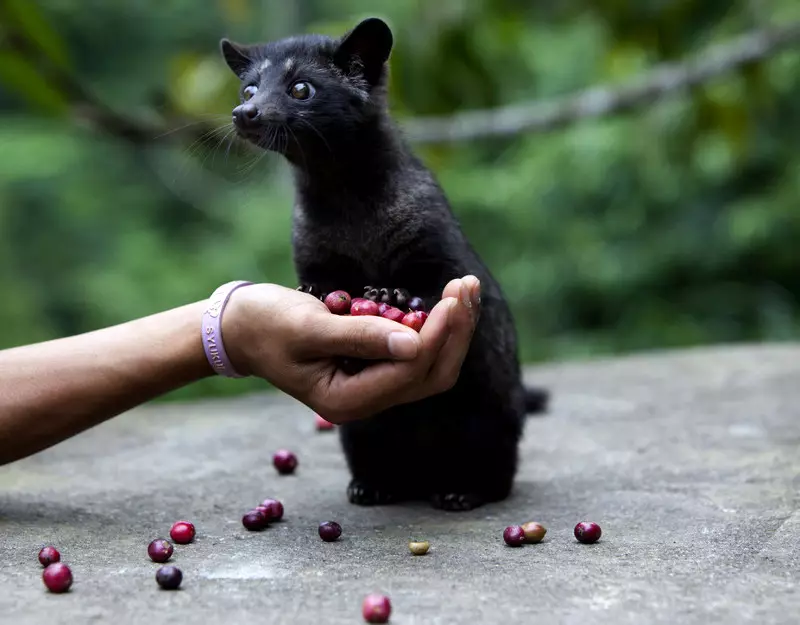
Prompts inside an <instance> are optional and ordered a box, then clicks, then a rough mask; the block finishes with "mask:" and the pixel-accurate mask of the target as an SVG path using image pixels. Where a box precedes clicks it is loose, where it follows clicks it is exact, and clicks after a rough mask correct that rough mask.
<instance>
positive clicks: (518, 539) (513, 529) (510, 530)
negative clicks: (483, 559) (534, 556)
mask: <svg viewBox="0 0 800 625" xmlns="http://www.w3.org/2000/svg"><path fill="white" fill-rule="evenodd" d="M503 540H504V541H506V544H507V545H508V546H509V547H520V546H522V543H524V542H525V531H524V530H523V529H522V527H520V526H519V525H509V526H508V527H507V528H506V529H505V530H504V531H503Z"/></svg>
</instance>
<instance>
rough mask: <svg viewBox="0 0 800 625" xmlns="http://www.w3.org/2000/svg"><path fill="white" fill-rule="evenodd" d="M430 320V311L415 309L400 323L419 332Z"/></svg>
mask: <svg viewBox="0 0 800 625" xmlns="http://www.w3.org/2000/svg"><path fill="white" fill-rule="evenodd" d="M427 320H428V313H426V312H424V311H421V310H415V311H413V312H410V313H408V314H407V315H405V316H404V317H403V319H402V321H401V322H400V323H402V324H403V325H404V326H408V327H409V328H412V329H414V330H416V331H417V332H419V331H420V330H422V326H424V325H425V322H426V321H427Z"/></svg>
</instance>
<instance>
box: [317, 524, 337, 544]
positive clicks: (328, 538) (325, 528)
mask: <svg viewBox="0 0 800 625" xmlns="http://www.w3.org/2000/svg"><path fill="white" fill-rule="evenodd" d="M341 535H342V526H341V525H339V524H338V523H337V522H336V521H324V522H322V523H320V524H319V537H320V538H321V539H322V540H324V541H325V542H326V543H331V542H333V541H334V540H336V539H338V538H339V536H341Z"/></svg>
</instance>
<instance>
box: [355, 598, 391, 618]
mask: <svg viewBox="0 0 800 625" xmlns="http://www.w3.org/2000/svg"><path fill="white" fill-rule="evenodd" d="M391 613H392V603H391V601H389V597H386V596H384V595H367V596H366V598H365V599H364V603H363V604H362V605H361V614H362V616H363V617H364V620H365V621H366V622H367V623H388V622H389V616H390V615H391Z"/></svg>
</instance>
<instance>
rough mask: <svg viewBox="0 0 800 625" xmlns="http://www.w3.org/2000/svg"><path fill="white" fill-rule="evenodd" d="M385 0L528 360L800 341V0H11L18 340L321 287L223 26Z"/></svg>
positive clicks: (2, 30) (9, 317) (305, 25)
mask: <svg viewBox="0 0 800 625" xmlns="http://www.w3.org/2000/svg"><path fill="white" fill-rule="evenodd" d="M369 15H379V16H381V17H383V18H385V19H387V20H388V21H389V22H390V25H391V26H392V28H393V31H394V34H395V41H396V46H395V49H394V52H393V56H392V77H391V104H392V108H393V110H394V113H395V115H396V116H397V118H398V119H399V120H400V121H401V122H402V124H403V126H404V128H405V129H406V131H407V133H408V136H409V139H410V140H412V141H413V142H414V145H415V147H416V149H417V151H418V153H419V154H420V155H421V157H422V158H423V159H424V160H425V162H426V163H427V164H428V165H429V166H430V167H431V168H432V169H433V170H434V172H435V173H436V175H437V176H438V177H439V179H440V181H441V183H442V184H443V186H444V188H445V190H446V191H447V193H448V194H449V197H450V199H451V201H452V204H453V207H454V211H455V212H456V214H457V216H458V217H459V219H460V220H461V222H462V224H463V226H464V229H465V231H466V232H467V234H468V235H469V237H470V238H471V239H472V241H473V243H474V245H475V247H476V248H477V249H478V251H479V252H480V253H481V254H482V255H483V257H484V259H485V260H486V261H487V263H488V264H489V266H490V267H491V269H492V270H493V271H494V272H495V274H496V275H497V277H498V278H499V280H500V281H501V283H502V285H503V287H504V289H505V291H506V293H507V295H508V297H509V299H510V302H511V305H512V307H513V311H514V314H515V316H516V319H517V324H518V328H519V334H520V340H521V352H522V357H523V359H524V360H525V361H526V362H529V363H533V362H541V361H545V360H548V361H555V360H564V359H574V358H587V357H593V356H599V355H608V354H615V353H625V352H631V351H636V350H646V349H659V348H670V347H680V346H695V345H704V344H711V343H720V342H742V341H776V340H792V339H795V338H796V337H797V336H798V335H800V253H798V252H796V251H794V250H795V247H794V246H795V245H796V244H797V241H798V239H800V205H799V204H798V200H799V199H800V150H798V148H797V146H798V145H800V47H798V43H799V42H800V26H798V23H800V3H798V2H797V0H775V1H768V0H739V1H729V2H722V1H716V0H694V1H693V0H641V1H639V2H620V1H618V0H595V1H594V2H590V1H588V0H563V1H560V2H553V1H552V0H550V1H546V2H545V1H542V0H436V1H431V0H421V1H410V0H409V1H404V0H380V1H378V0H374V1H371V2H367V1H360V0H359V1H356V0H302V1H301V0H295V1H290V0H271V1H268V0H202V2H201V1H200V0H159V1H155V0H136V1H134V0H128V1H123V2H110V1H108V0H81V1H80V2H75V1H74V0H0V291H2V293H3V306H2V307H0V348H5V347H11V346H15V345H20V344H23V343H29V342H33V341H42V340H46V339H50V338H54V337H60V336H65V335H69V334H74V333H78V332H83V331H87V330H92V329H95V328H99V327H101V326H106V325H110V324H115V323H119V322H123V321H126V320H129V319H132V318H134V317H138V316H142V315H147V314H150V313H154V312H157V311H160V310H163V309H166V308H168V307H172V306H177V305H181V304H184V303H186V302H189V301H195V300H198V299H201V298H204V297H207V296H208V295H209V294H210V293H211V291H212V290H213V289H214V288H216V287H217V286H218V285H219V284H220V283H222V282H226V281H228V280H231V279H239V278H245V279H250V280H257V281H271V282H277V283H280V284H284V285H286V286H291V287H294V286H296V279H295V275H294V271H293V267H292V262H291V251H290V238H289V235H290V208H291V201H292V189H291V181H290V179H289V177H288V169H287V167H286V166H285V164H284V162H283V161H282V160H281V159H280V157H278V156H275V155H269V154H263V153H257V152H254V151H253V150H252V149H250V148H249V147H248V146H245V145H244V144H241V143H238V142H236V141H234V140H233V139H232V136H231V135H229V133H228V131H229V130H230V110H231V108H232V107H233V106H235V104H236V102H237V81H236V79H235V77H234V76H233V75H232V74H231V73H230V71H229V70H228V68H227V67H226V65H225V64H224V63H223V61H222V59H221V57H220V55H219V52H218V42H219V39H220V38H221V37H223V36H227V37H230V38H232V39H234V40H238V41H240V42H255V41H260V40H266V39H271V38H277V37H283V36H287V35H290V34H293V33H298V32H319V33H325V34H331V35H335V36H339V35H340V34H342V33H344V32H345V31H346V30H347V29H349V28H351V27H352V26H353V25H355V24H356V23H357V21H358V20H360V19H361V18H363V17H366V16H369ZM664 64H668V65H667V67H666V69H665V68H664ZM587 90H588V91H587ZM264 387H265V384H264V383H263V382H258V381H254V380H245V381H241V380H240V381H235V382H230V381H227V380H221V379H220V380H216V379H215V380H209V381H207V382H203V383H202V384H197V385H194V386H192V387H190V388H187V389H183V390H181V391H178V392H176V393H173V394H171V395H170V396H169V398H170V399H172V398H176V397H180V398H185V397H189V396H194V397H197V396H202V395H215V394H217V395H218V394H229V393H240V392H248V391H251V390H254V389H257V388H264Z"/></svg>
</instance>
